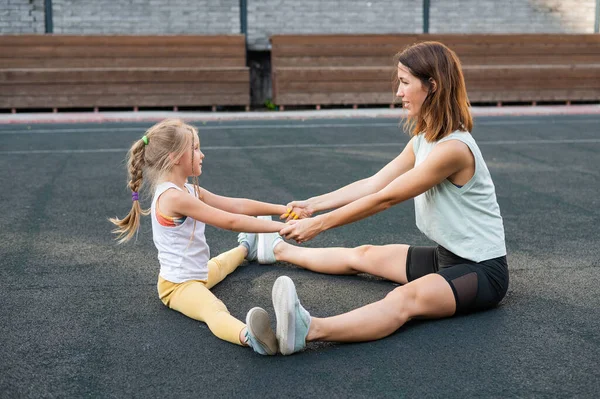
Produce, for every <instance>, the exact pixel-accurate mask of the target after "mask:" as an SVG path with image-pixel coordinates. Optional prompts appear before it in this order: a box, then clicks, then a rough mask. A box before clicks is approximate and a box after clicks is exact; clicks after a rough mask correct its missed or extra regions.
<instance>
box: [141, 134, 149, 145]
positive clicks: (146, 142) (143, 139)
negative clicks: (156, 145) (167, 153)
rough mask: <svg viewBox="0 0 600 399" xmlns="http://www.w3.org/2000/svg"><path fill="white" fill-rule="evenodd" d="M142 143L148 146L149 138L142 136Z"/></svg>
mask: <svg viewBox="0 0 600 399" xmlns="http://www.w3.org/2000/svg"><path fill="white" fill-rule="evenodd" d="M142 141H143V142H144V145H148V137H146V136H142Z"/></svg>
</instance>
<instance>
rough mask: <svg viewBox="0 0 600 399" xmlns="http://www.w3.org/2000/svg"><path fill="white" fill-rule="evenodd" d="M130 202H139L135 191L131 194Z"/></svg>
mask: <svg viewBox="0 0 600 399" xmlns="http://www.w3.org/2000/svg"><path fill="white" fill-rule="evenodd" d="M131 200H132V201H134V202H135V201H138V200H139V196H138V193H137V191H134V192H132V193H131Z"/></svg>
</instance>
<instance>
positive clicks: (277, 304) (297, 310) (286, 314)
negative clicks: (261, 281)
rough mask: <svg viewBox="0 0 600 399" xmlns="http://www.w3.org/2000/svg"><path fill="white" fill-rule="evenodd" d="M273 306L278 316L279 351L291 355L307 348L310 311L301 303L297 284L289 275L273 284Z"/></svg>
mask: <svg viewBox="0 0 600 399" xmlns="http://www.w3.org/2000/svg"><path fill="white" fill-rule="evenodd" d="M272 298H273V307H274V308H275V317H276V318H277V328H276V331H277V332H276V337H277V342H278V344H279V352H281V354H282V355H291V354H292V353H296V352H300V351H302V350H304V348H306V336H307V335H308V330H309V328H310V322H311V318H310V313H308V312H307V311H306V309H304V308H303V307H302V305H301V304H300V300H299V299H298V294H297V293H296V286H295V285H294V282H293V281H292V279H291V278H289V277H288V276H281V277H279V278H278V279H277V280H275V284H273V292H272Z"/></svg>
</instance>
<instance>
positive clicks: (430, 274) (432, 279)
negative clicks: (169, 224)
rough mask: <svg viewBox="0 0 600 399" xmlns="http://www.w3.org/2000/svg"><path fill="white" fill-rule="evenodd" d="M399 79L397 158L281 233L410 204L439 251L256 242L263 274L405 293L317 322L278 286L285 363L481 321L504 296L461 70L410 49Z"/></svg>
mask: <svg viewBox="0 0 600 399" xmlns="http://www.w3.org/2000/svg"><path fill="white" fill-rule="evenodd" d="M397 76H398V89H397V96H398V97H400V98H402V105H403V108H405V109H406V111H407V115H408V123H409V125H410V124H412V127H413V129H412V138H411V140H410V141H409V142H408V144H407V145H406V147H405V148H404V150H403V151H402V153H400V154H399V155H398V156H397V157H396V159H394V160H393V161H391V162H390V163H389V164H387V165H386V166H385V167H384V168H383V169H381V170H380V171H379V172H378V173H376V174H375V175H373V176H371V177H369V178H366V179H363V180H359V181H357V182H355V183H352V184H350V185H348V186H346V187H343V188H340V189H339V190H337V191H333V192H331V193H328V194H324V195H321V196H318V197H314V198H311V199H308V200H306V201H297V202H292V203H290V204H289V211H288V212H286V215H283V216H282V217H288V218H289V217H290V216H293V215H299V216H300V217H301V218H304V217H306V216H311V215H312V213H313V212H315V211H323V210H328V209H334V208H338V209H336V210H334V211H332V212H329V213H325V214H321V215H319V216H316V217H313V218H305V219H302V220H292V221H290V222H289V224H288V225H287V226H286V227H285V228H284V229H283V230H282V231H281V232H280V233H281V234H282V235H283V236H284V237H285V238H287V239H293V240H296V241H297V242H305V241H308V240H310V239H312V238H313V237H315V236H316V235H317V234H319V233H321V232H323V231H325V230H329V229H332V228H335V227H338V226H342V225H345V224H348V223H352V222H355V221H357V220H361V219H363V218H366V217H368V216H371V215H373V214H376V213H378V212H381V211H383V210H385V209H387V208H389V207H391V206H393V205H395V204H398V203H400V202H403V201H407V200H409V199H411V198H414V202H415V214H416V223H417V227H418V228H419V229H420V230H421V231H422V232H423V233H424V234H425V235H426V236H427V237H429V238H430V239H431V240H432V241H435V242H436V243H437V244H438V245H437V246H432V247H416V246H409V245H404V244H392V245H385V246H370V245H366V246H362V247H358V248H301V247H296V246H292V245H289V244H287V243H285V242H283V241H282V240H281V238H280V237H279V236H277V234H266V235H261V236H260V237H259V239H260V241H261V242H263V243H264V242H267V243H270V248H271V249H272V250H271V252H270V253H269V254H261V256H259V259H258V260H259V262H261V263H271V262H274V261H275V260H282V261H286V262H290V263H294V264H297V265H300V266H302V267H304V268H306V269H309V270H313V271H317V272H322V273H330V274H357V273H363V272H366V273H371V274H374V275H377V276H381V277H385V278H388V279H390V280H392V281H395V282H398V283H401V284H403V285H402V286H400V287H398V288H396V289H394V290H393V291H392V292H390V293H389V294H388V295H387V296H386V297H385V298H384V299H382V300H380V301H378V302H375V303H372V304H369V305H367V306H364V307H362V308H359V309H355V310H353V311H351V312H349V313H345V314H342V315H338V316H334V317H327V318H317V317H311V315H310V314H309V313H308V312H307V311H306V310H305V309H304V308H303V307H302V306H301V304H300V302H299V300H298V297H297V295H296V289H295V287H294V283H293V282H292V280H290V279H289V278H288V277H285V276H282V277H280V278H279V279H278V280H277V281H276V282H275V285H274V287H273V306H274V308H275V314H276V316H277V337H278V339H279V346H280V351H281V353H283V354H290V353H294V352H297V351H299V350H302V349H303V348H304V347H305V345H306V342H307V341H338V342H357V341H370V340H375V339H380V338H383V337H386V336H388V335H390V334H391V333H393V332H394V331H396V330H397V329H398V328H400V327H401V326H402V325H403V324H404V323H406V322H407V321H408V320H411V319H412V318H417V317H422V318H440V317H448V316H452V315H454V314H455V313H469V312H473V311H477V310H483V309H489V308H491V307H494V306H496V304H498V303H499V302H500V301H501V300H502V298H503V297H504V295H505V294H506V291H507V289H508V281H509V275H508V265H507V261H506V246H505V242H504V226H503V223H502V217H501V215H500V208H499V206H498V202H497V200H496V192H495V188H494V183H493V182H492V178H491V176H490V172H489V171H488V168H487V166H486V164H485V161H484V159H483V156H482V154H481V151H480V150H479V147H478V146H477V143H476V142H475V140H474V139H473V137H472V136H471V134H470V131H471V129H472V127H473V121H472V118H471V113H470V110H469V100H468V98H467V92H466V88H465V82H464V79H463V74H462V70H461V66H460V62H459V60H458V58H457V57H456V54H454V52H453V51H452V50H450V49H448V48H447V47H446V46H444V45H443V44H441V43H437V42H425V43H419V44H416V45H413V46H411V47H409V48H407V49H406V50H405V51H403V52H402V53H400V54H399V55H398V58H397ZM292 212H293V214H292ZM267 246H268V245H267ZM267 261H268V262H267Z"/></svg>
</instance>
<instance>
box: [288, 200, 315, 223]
mask: <svg viewBox="0 0 600 399" xmlns="http://www.w3.org/2000/svg"><path fill="white" fill-rule="evenodd" d="M313 212H314V208H313V206H312V204H311V203H310V201H309V200H306V201H292V202H290V203H289V204H287V209H286V212H285V213H284V214H283V215H281V216H280V217H279V218H280V219H285V220H286V222H288V221H290V220H296V219H304V218H309V217H311V216H312V214H313Z"/></svg>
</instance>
